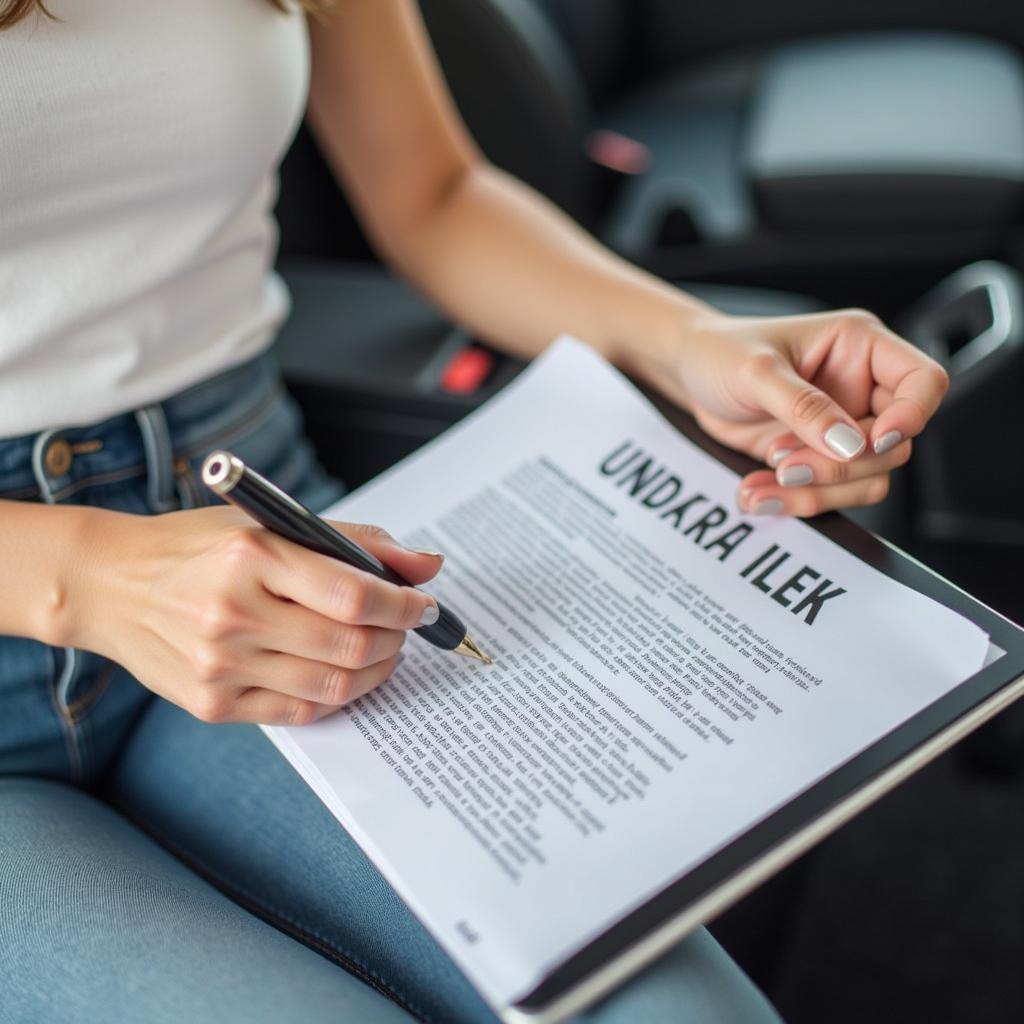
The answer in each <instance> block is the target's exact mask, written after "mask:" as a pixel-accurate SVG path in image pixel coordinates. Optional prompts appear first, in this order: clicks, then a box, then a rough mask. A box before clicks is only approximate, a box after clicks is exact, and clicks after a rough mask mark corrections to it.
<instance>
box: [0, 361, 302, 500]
mask: <svg viewBox="0 0 1024 1024" xmlns="http://www.w3.org/2000/svg"><path fill="white" fill-rule="evenodd" d="M281 392H282V385H281V379H280V373H279V371H278V367H277V363H276V360H275V359H274V358H273V357H272V356H271V355H269V354H264V355H261V356H259V357H257V358H256V359H253V360H251V361H250V362H248V363H245V364H243V365H241V366H238V367H234V368H232V369H230V370H227V371H225V372H224V373H221V374H218V375H217V376H216V377H212V378H210V379H209V380H206V381H203V382H202V383H200V384H196V385H194V386H192V387H190V388H187V389H186V390H185V391H182V392H179V393H178V394H176V395H172V396H171V397H170V398H168V399H165V400H164V401H162V402H157V403H154V404H153V405H148V406H145V407H144V408H141V409H135V410H133V411H131V412H127V413H123V414H121V415H119V416H113V417H111V418H110V419H106V420H103V421H101V422H99V423H93V424H88V425H85V426H68V427H54V428H51V429H48V430H44V431H40V432H39V433H36V434H26V435H23V436H21V437H15V438H10V439H8V440H2V441H0V498H4V499H15V500H24V501H44V502H47V503H55V502H65V501H71V502H73V501H74V500H75V494H76V493H78V492H79V491H82V490H84V489H85V488H86V487H89V486H90V485H92V484H97V483H105V482H111V483H112V482H115V481H121V480H125V481H127V480H130V479H132V478H136V477H145V478H146V490H147V497H148V504H149V507H150V510H151V511H153V512H164V511H169V510H170V509H172V508H175V507H177V494H176V483H175V465H176V463H180V462H182V461H186V460H188V459H191V458H195V457H196V456H197V455H199V454H205V451H206V450H208V449H209V447H210V446H211V445H212V443H213V442H214V441H216V442H217V443H218V444H220V445H227V444H230V443H231V441H232V438H233V437H234V436H236V435H237V436H239V437H241V436H242V435H244V434H245V433H246V432H247V431H248V430H250V429H251V427H252V425H253V424H254V423H255V422H256V421H257V420H258V419H259V418H260V417H261V416H262V415H263V414H264V413H266V412H267V410H268V409H269V408H270V407H271V406H272V405H273V403H274V402H275V401H276V400H277V399H278V398H279V397H280V395H281Z"/></svg>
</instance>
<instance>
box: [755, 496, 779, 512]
mask: <svg viewBox="0 0 1024 1024" xmlns="http://www.w3.org/2000/svg"><path fill="white" fill-rule="evenodd" d="M754 515H755V516H778V515H782V502H781V501H779V499H778V498H765V499H764V501H759V502H758V503H757V504H756V505H755V506H754Z"/></svg>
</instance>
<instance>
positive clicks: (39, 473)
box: [32, 429, 57, 505]
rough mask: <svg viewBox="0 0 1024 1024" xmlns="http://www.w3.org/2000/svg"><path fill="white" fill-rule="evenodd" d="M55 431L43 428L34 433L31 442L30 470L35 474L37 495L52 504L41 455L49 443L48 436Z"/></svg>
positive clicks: (52, 500) (51, 494)
mask: <svg viewBox="0 0 1024 1024" xmlns="http://www.w3.org/2000/svg"><path fill="white" fill-rule="evenodd" d="M56 433H57V430H56V429H53V430H44V431H42V433H40V434H37V435H36V439H35V441H34V442H33V443H32V472H33V473H34V474H35V478H36V486H38V488H39V496H40V497H41V498H42V499H43V501H44V502H45V503H46V504H47V505H53V504H55V502H54V497H53V490H52V489H51V488H50V478H49V476H48V475H47V472H46V468H45V467H44V466H43V455H44V453H45V452H46V446H47V445H48V444H49V443H50V438H51V437H53V435H54V434H56Z"/></svg>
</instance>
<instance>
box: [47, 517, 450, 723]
mask: <svg viewBox="0 0 1024 1024" xmlns="http://www.w3.org/2000/svg"><path fill="white" fill-rule="evenodd" d="M333 525H335V526H336V527H337V528H338V529H339V530H341V531H342V532H343V533H345V534H346V535H347V536H349V537H351V538H352V539H353V540H355V541H356V542H357V543H359V544H361V545H362V546H363V547H365V548H367V549H368V550H369V551H371V552H373V554H374V555H376V556H377V557H378V558H379V559H380V560H381V561H382V562H385V563H386V564H387V565H389V566H391V567H392V568H393V569H395V570H396V571H397V572H398V573H400V574H401V575H402V576H403V577H404V578H405V579H408V580H409V581H410V582H413V583H422V582H424V581H426V580H428V579H430V578H432V577H433V576H434V575H436V573H437V572H438V570H439V569H440V568H441V562H442V559H441V557H440V556H439V555H432V554H426V553H420V552H415V551H410V550H408V549H406V548H403V547H401V546H400V545H399V544H398V542H397V541H395V540H394V539H393V538H392V537H390V536H389V535H388V534H387V533H385V532H384V531H383V530H380V529H378V528H377V527H373V526H355V525H350V524H345V523H334V524H333ZM88 536H89V538H90V542H89V544H88V547H87V550H86V551H85V552H84V554H83V555H82V557H81V558H80V560H79V564H78V565H77V567H76V569H75V572H74V573H73V575H72V577H71V578H70V579H69V581H68V591H67V605H66V626H67V629H66V633H65V637H66V639H67V641H68V643H69V645H70V646H75V647H80V648H84V649H87V650H92V651H95V652H97V653H99V654H102V655H104V656H106V657H108V658H110V659H112V660H113V661H116V662H118V663H119V664H120V665H123V666H124V667H125V668H126V669H128V671H130V672H131V673H132V674H133V675H134V676H135V677H136V678H137V679H138V680H139V681H140V682H141V683H142V684H143V685H145V686H146V687H148V688H149V689H151V690H153V691H154V692H155V693H158V694H160V695H161V696H162V697H166V698H167V699H168V700H170V701H173V702H174V703H175V704H178V705H180V706H181V707H183V708H185V709H186V710H187V711H190V712H191V713H192V714H194V715H195V716H196V717H197V718H201V719H202V720H203V721H207V722H261V723H264V724H282V725H299V724H304V723H307V722H312V721H315V720H316V719H318V718H322V717H323V716H324V715H328V714H330V713H331V712H333V711H336V710H337V709H338V708H339V707H341V706H342V705H343V704H346V703H348V702H349V701H351V700H354V699H355V698H356V697H359V696H360V695H361V694H364V693H366V692H367V691H368V690H372V689H373V688H374V687H375V686H378V685H379V684H380V683H382V682H384V680H385V679H387V678H388V676H389V675H390V674H391V673H392V672H393V671H394V669H395V667H396V665H397V664H398V661H399V660H400V656H399V649H400V648H401V646H402V643H403V642H404V640H405V636H406V630H408V629H411V628H412V627H414V626H418V625H427V624H429V623H431V622H434V621H436V618H437V605H436V602H435V601H434V600H433V599H432V598H430V597H428V596H427V595H426V594H423V593H420V592H419V591H417V590H415V589H413V588H412V587H401V586H396V585H395V584H392V583H386V582H384V581H383V580H378V579H376V578H374V577H372V576H370V575H369V574H367V573H364V572H361V571H360V570H358V569H353V568H351V567H350V566H347V565H344V564H343V563H341V562H338V561H336V560H334V559H331V558H328V557H327V556H325V555H319V554H316V553H315V552H312V551H308V550H306V549H305V548H302V547H299V546H298V545H295V544H292V543H291V542H289V541H287V540H283V539H282V538H280V537H277V536H276V535H274V534H272V533H270V532H268V531H267V530H264V529H262V528H261V527H259V526H256V525H254V524H253V523H252V522H251V520H249V519H247V518H246V517H245V516H243V515H242V514H241V513H240V512H238V511H237V510H235V509H233V508H230V507H228V506H223V507H215V508H206V509H196V510H191V511H185V512H173V513H170V514H167V515H160V516H131V515H123V514H120V513H112V512H99V511H97V512H96V513H95V516H94V517H93V522H92V524H91V528H90V530H89V531H88Z"/></svg>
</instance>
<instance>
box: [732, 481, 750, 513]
mask: <svg viewBox="0 0 1024 1024" xmlns="http://www.w3.org/2000/svg"><path fill="white" fill-rule="evenodd" d="M753 493H754V488H753V487H743V488H741V489H740V493H739V496H738V497H737V501H736V503H737V504H738V505H739V507H740V509H741V510H742V511H746V508H747V502H748V501H750V496H751V495H752V494H753Z"/></svg>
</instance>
